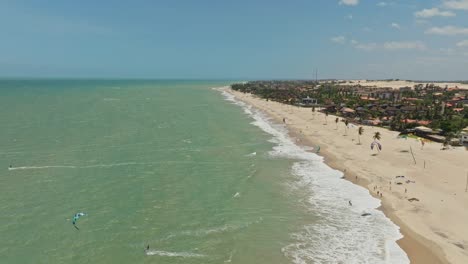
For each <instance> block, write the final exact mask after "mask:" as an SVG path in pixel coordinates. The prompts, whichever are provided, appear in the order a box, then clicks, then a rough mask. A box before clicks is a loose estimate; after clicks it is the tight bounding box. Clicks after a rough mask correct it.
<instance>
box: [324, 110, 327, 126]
mask: <svg viewBox="0 0 468 264" xmlns="http://www.w3.org/2000/svg"><path fill="white" fill-rule="evenodd" d="M327 117H328V112H327V111H325V124H324V125H326V124H328V121H327Z"/></svg>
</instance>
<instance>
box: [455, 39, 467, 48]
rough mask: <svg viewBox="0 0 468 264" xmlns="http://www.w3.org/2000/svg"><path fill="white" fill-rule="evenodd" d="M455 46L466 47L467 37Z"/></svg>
mask: <svg viewBox="0 0 468 264" xmlns="http://www.w3.org/2000/svg"><path fill="white" fill-rule="evenodd" d="M457 47H459V48H468V39H466V40H462V41H460V42H458V43H457Z"/></svg>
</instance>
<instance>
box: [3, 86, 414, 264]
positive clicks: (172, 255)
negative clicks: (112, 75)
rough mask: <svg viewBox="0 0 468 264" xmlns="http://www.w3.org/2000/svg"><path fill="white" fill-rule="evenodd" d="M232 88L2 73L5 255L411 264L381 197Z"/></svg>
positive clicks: (7, 258)
mask: <svg viewBox="0 0 468 264" xmlns="http://www.w3.org/2000/svg"><path fill="white" fill-rule="evenodd" d="M228 84H229V83H228V82H222V81H149V80H147V81H143V80H138V81H137V80H127V81H126V80H0V124H1V125H0V131H1V137H0V263H21V264H24V263H159V264H160V263H240V264H245V263H247V264H248V263H269V264H270V263H271V264H277V263H278V264H279V263H298V264H299V263H301V264H302V263H372V264H377V263H409V261H408V258H407V256H406V254H405V253H404V252H403V251H402V250H401V249H400V248H399V247H398V246H397V245H396V243H395V241H396V240H397V239H399V238H400V237H401V234H400V233H399V230H398V227H397V226H395V225H394V224H393V223H391V222H390V221H389V220H388V219H387V218H386V217H385V216H384V215H383V213H382V212H380V211H378V210H376V208H378V207H379V206H380V202H379V200H377V199H374V198H372V197H371V196H370V195H369V193H368V191H367V190H365V189H363V188H361V187H359V186H355V185H353V184H351V183H349V182H348V181H345V180H342V179H341V176H342V175H343V174H342V173H341V172H339V171H336V170H333V169H331V168H329V167H328V166H326V165H325V164H324V163H323V159H322V157H320V156H317V155H315V154H314V153H313V152H314V151H313V150H311V149H306V148H304V147H301V146H297V145H296V143H295V140H294V139H291V138H290V137H289V136H288V133H287V131H286V129H285V127H283V125H281V124H275V123H274V122H271V120H269V119H268V118H267V117H266V116H265V115H264V114H263V113H261V112H259V111H258V110H255V109H253V108H252V107H250V106H248V105H246V104H244V103H241V102H239V101H237V100H235V99H234V98H233V97H232V96H230V95H229V94H228V93H226V92H222V91H220V90H217V89H212V88H214V87H220V86H224V85H228ZM10 166H11V167H10ZM2 168H3V169H2ZM349 200H352V201H353V206H352V207H350V206H349V205H348V201H349ZM78 212H85V213H87V215H86V216H84V217H82V218H80V219H79V220H78V223H77V228H79V229H75V228H74V226H73V225H72V223H71V218H72V217H73V215H74V214H75V213H78ZM363 212H367V213H371V216H368V217H361V214H362V213H363ZM147 245H149V250H145V248H146V246H147Z"/></svg>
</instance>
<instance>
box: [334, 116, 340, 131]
mask: <svg viewBox="0 0 468 264" xmlns="http://www.w3.org/2000/svg"><path fill="white" fill-rule="evenodd" d="M338 121H340V120H339V118H338V117H337V118H335V125H336V128H335V130H337V129H338Z"/></svg>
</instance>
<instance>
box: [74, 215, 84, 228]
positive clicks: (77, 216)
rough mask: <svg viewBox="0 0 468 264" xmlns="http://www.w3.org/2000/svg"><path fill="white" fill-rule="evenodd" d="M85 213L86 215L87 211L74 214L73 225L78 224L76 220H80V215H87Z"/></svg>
mask: <svg viewBox="0 0 468 264" xmlns="http://www.w3.org/2000/svg"><path fill="white" fill-rule="evenodd" d="M85 215H86V214H85V213H76V214H75V216H73V220H72V223H73V225H75V224H76V221H78V219H80V217H82V216H85Z"/></svg>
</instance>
